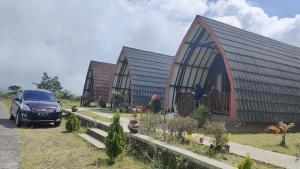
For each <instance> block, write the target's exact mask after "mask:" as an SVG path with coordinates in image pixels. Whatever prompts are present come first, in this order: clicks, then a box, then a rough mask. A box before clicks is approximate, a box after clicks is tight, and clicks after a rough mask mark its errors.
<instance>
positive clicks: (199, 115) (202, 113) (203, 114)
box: [195, 105, 208, 128]
mask: <svg viewBox="0 0 300 169" xmlns="http://www.w3.org/2000/svg"><path fill="white" fill-rule="evenodd" d="M195 115H196V119H197V122H198V128H201V127H203V125H204V124H205V122H206V120H207V116H208V109H207V108H206V107H205V106H204V105H200V106H199V107H198V108H197V109H196V111H195Z"/></svg>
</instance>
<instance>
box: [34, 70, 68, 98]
mask: <svg viewBox="0 0 300 169" xmlns="http://www.w3.org/2000/svg"><path fill="white" fill-rule="evenodd" d="M33 84H35V85H36V87H37V88H38V89H45V90H49V91H51V92H53V93H54V94H55V96H57V95H60V94H61V93H60V92H61V90H62V89H63V87H62V86H61V83H60V82H59V81H58V77H57V76H54V77H50V76H49V75H48V74H47V73H45V72H44V74H43V77H42V80H41V82H40V83H33Z"/></svg>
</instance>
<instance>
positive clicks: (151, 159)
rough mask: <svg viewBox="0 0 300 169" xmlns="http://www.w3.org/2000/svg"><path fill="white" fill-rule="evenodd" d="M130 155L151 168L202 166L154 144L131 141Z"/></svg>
mask: <svg viewBox="0 0 300 169" xmlns="http://www.w3.org/2000/svg"><path fill="white" fill-rule="evenodd" d="M126 152H127V154H128V155H131V156H133V157H134V158H135V159H137V160H140V161H142V162H143V163H145V164H147V165H148V166H150V167H151V168H158V169H198V168H201V167H200V166H198V165H196V164H194V163H192V162H191V161H189V160H187V159H185V158H183V157H181V156H179V155H175V154H173V153H172V152H170V151H168V150H166V149H161V148H159V147H157V146H155V145H153V144H147V143H143V142H141V141H137V140H133V139H129V144H128V146H127V148H126Z"/></svg>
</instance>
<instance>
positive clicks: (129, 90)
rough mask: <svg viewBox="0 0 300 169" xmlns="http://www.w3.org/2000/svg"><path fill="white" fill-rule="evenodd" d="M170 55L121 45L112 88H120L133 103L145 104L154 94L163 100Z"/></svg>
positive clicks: (128, 100)
mask: <svg viewBox="0 0 300 169" xmlns="http://www.w3.org/2000/svg"><path fill="white" fill-rule="evenodd" d="M172 59H173V57H172V56H168V55H163V54H159V53H154V52H149V51H143V50H139V49H134V48H129V47H123V49H122V51H121V53H120V56H119V59H118V61H117V67H116V71H115V75H114V79H113V85H112V91H120V92H122V93H123V94H124V95H125V101H126V102H128V103H129V104H130V105H132V106H146V105H148V104H149V101H150V97H151V96H152V95H154V94H157V95H158V96H160V98H161V101H162V102H163V100H164V94H165V88H166V84H167V79H168V74H169V70H170V65H171V63H172Z"/></svg>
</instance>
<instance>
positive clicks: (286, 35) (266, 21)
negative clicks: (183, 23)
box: [208, 0, 300, 46]
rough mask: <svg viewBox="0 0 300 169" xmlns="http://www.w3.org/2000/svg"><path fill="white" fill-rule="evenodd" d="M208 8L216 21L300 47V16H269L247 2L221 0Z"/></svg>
mask: <svg viewBox="0 0 300 169" xmlns="http://www.w3.org/2000/svg"><path fill="white" fill-rule="evenodd" d="M208 8H209V9H208V11H209V12H208V15H209V16H211V17H212V18H214V19H216V20H219V21H222V22H225V23H228V24H230V25H234V26H236V27H239V28H242V29H246V30H248V31H251V32H255V33H258V34H260V35H264V36H268V37H271V38H274V39H277V40H280V41H283V42H286V43H289V44H293V45H296V46H300V27H299V24H300V15H295V17H292V18H279V17H278V16H268V14H266V13H265V12H264V11H263V10H262V9H261V8H259V7H255V6H252V5H250V4H249V3H247V2H246V1H245V0H238V1H237V0H219V1H217V2H212V3H209V7H208Z"/></svg>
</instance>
